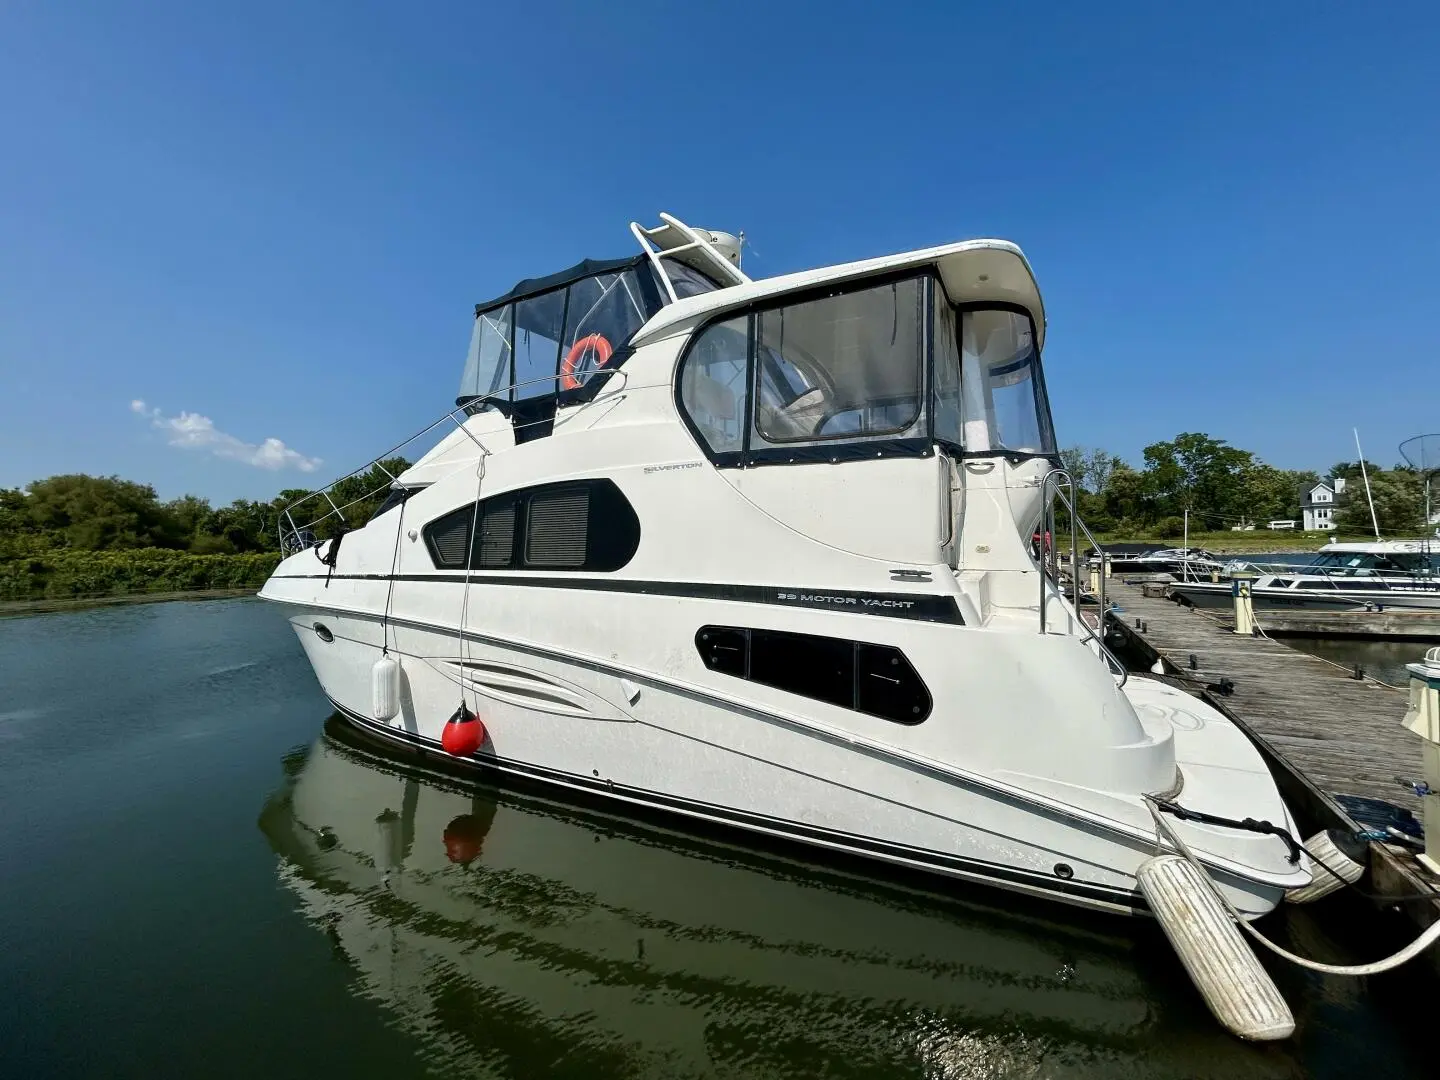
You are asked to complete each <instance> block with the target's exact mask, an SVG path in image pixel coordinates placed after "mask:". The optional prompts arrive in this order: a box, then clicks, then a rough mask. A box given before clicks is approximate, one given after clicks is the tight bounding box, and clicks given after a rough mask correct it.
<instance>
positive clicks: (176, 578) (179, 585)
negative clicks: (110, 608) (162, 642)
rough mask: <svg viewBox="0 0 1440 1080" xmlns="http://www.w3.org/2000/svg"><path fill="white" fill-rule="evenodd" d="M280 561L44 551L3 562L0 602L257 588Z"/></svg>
mask: <svg viewBox="0 0 1440 1080" xmlns="http://www.w3.org/2000/svg"><path fill="white" fill-rule="evenodd" d="M279 561H280V556H279V555H277V554H270V553H262V554H251V555H192V554H190V553H189V552H184V551H171V550H168V549H164V548H138V549H133V550H128V551H64V550H59V551H53V552H45V553H43V554H35V555H27V556H24V557H21V558H13V559H5V560H3V561H0V601H17V600H68V599H78V598H96V597H108V596H129V595H133V594H145V593H179V592H189V591H192V590H199V589H207V590H225V589H249V588H258V587H259V586H260V585H262V584H264V582H265V579H266V578H267V577H269V576H270V572H271V571H272V570H274V569H275V565H276V564H277V563H278V562H279Z"/></svg>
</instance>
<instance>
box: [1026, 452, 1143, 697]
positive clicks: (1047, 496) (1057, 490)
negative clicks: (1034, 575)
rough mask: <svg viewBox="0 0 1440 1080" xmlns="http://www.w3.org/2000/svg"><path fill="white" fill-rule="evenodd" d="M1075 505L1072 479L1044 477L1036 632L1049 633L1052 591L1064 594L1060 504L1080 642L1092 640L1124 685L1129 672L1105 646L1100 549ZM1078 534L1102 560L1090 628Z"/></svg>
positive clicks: (1061, 472)
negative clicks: (1059, 541) (1085, 613)
mask: <svg viewBox="0 0 1440 1080" xmlns="http://www.w3.org/2000/svg"><path fill="white" fill-rule="evenodd" d="M1067 488H1068V490H1069V494H1068V495H1067V494H1066V489H1067ZM1077 502H1078V500H1077V498H1076V485H1075V477H1074V476H1072V475H1071V474H1070V473H1069V472H1068V471H1067V470H1065V469H1053V470H1051V471H1050V472H1048V473H1046V474H1045V478H1044V479H1043V480H1042V481H1041V482H1040V552H1039V564H1040V633H1042V634H1044V633H1048V632H1049V623H1048V621H1047V618H1046V616H1047V607H1048V605H1049V603H1050V600H1051V594H1052V592H1053V593H1057V594H1059V596H1060V597H1061V599H1062V600H1063V598H1064V595H1065V593H1064V586H1063V583H1062V580H1061V576H1060V548H1059V545H1058V544H1057V543H1056V542H1055V534H1056V529H1055V525H1056V518H1055V506H1056V504H1057V503H1060V504H1063V505H1064V507H1065V510H1066V512H1067V513H1068V515H1069V528H1070V583H1071V590H1072V596H1073V605H1074V612H1075V618H1076V620H1077V621H1078V622H1079V624H1080V626H1081V628H1082V634H1081V643H1082V644H1088V643H1090V642H1091V641H1092V640H1093V641H1094V643H1095V649H1096V652H1097V653H1098V655H1099V656H1100V658H1101V659H1102V660H1104V661H1105V663H1107V664H1108V665H1109V666H1110V669H1111V670H1112V671H1113V672H1115V674H1116V675H1117V676H1119V680H1120V681H1119V684H1118V685H1120V686H1124V685H1125V682H1126V680H1127V679H1128V678H1129V677H1130V675H1129V672H1127V671H1126V670H1125V665H1124V664H1122V663H1121V662H1120V661H1119V660H1117V659H1116V658H1115V654H1114V653H1112V652H1111V651H1110V650H1109V649H1108V648H1106V647H1105V620H1106V618H1107V616H1108V615H1109V612H1110V605H1109V602H1108V600H1107V598H1106V595H1105V573H1104V562H1103V560H1104V557H1105V556H1104V549H1102V548H1101V547H1100V544H1099V542H1098V541H1096V539H1095V537H1094V535H1093V534H1092V533H1091V532H1090V530H1089V529H1088V528H1087V527H1086V525H1085V522H1083V521H1082V520H1080V514H1079V513H1078V512H1077V510H1076V503H1077ZM1082 533H1083V534H1084V536H1085V539H1086V540H1088V541H1089V542H1090V546H1091V547H1092V548H1093V549H1094V550H1095V551H1096V552H1098V553H1100V558H1101V560H1102V562H1101V572H1100V574H1099V580H1100V584H1099V587H1098V589H1097V590H1096V600H1097V601H1098V602H1099V606H1100V609H1099V614H1098V616H1097V617H1096V620H1095V626H1094V627H1093V628H1092V627H1090V626H1088V625H1087V624H1086V622H1085V619H1084V617H1083V615H1082V614H1081V612H1080V592H1081V589H1080V536H1081V534H1082Z"/></svg>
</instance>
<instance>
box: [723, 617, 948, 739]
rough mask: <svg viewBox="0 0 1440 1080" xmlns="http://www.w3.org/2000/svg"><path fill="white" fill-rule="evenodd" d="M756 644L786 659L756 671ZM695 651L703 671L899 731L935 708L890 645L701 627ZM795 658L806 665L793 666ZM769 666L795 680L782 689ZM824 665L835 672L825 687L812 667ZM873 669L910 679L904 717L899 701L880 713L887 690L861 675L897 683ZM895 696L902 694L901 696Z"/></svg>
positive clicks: (900, 654) (783, 682) (921, 682)
mask: <svg viewBox="0 0 1440 1080" xmlns="http://www.w3.org/2000/svg"><path fill="white" fill-rule="evenodd" d="M757 645H760V646H762V647H767V648H771V649H783V648H785V647H788V648H789V649H790V650H791V656H790V657H789V658H783V659H782V658H778V657H777V658H773V659H767V661H766V666H767V669H766V670H764V671H757V666H756V646H757ZM695 650H696V652H698V653H699V655H700V662H701V663H702V664H704V665H705V668H706V670H708V671H713V672H716V673H718V674H721V675H729V676H731V677H732V678H737V679H743V680H744V681H746V682H753V683H757V684H759V685H761V686H769V687H771V688H772V689H775V690H780V691H782V692H784V693H788V694H795V695H796V696H798V697H803V698H805V699H806V700H809V701H821V702H824V703H825V704H828V705H833V706H835V707H836V708H840V709H849V710H850V711H851V712H857V713H860V714H862V715H864V716H874V717H876V718H877V719H880V720H886V721H889V722H890V723H892V724H900V725H902V726H904V727H915V726H916V725H918V724H923V723H924V722H925V721H926V720H928V719H929V718H930V716H931V714H932V713H933V712H934V709H935V698H934V696H933V695H932V694H931V693H930V688H929V687H928V686H927V685H926V684H925V680H924V679H923V678H922V677H921V676H920V673H919V672H918V671H916V670H915V665H914V664H912V663H911V662H910V659H909V657H907V656H906V655H905V653H904V651H903V650H901V649H900V648H898V647H897V646H894V645H884V644H879V643H876V642H870V641H859V640H856V639H854V638H837V637H830V636H829V635H825V634H803V633H799V632H797V631H794V630H770V629H765V628H761V627H747V626H714V625H706V626H702V627H700V629H698V630H696V631H695ZM847 655H848V659H847ZM796 659H804V660H809V661H811V662H810V663H796V662H795V660H796ZM770 664H775V665H776V666H777V667H779V668H781V669H785V670H787V671H793V672H794V673H795V674H796V676H797V677H796V678H793V679H789V680H788V685H787V680H785V679H783V678H776V677H775V675H774V674H772V672H771V671H770V670H768V666H769V665H770ZM830 664H838V665H839V666H840V670H839V672H838V673H837V675H836V676H835V678H834V680H833V681H832V682H831V684H830V685H829V686H826V685H825V684H824V682H823V680H822V679H821V678H820V675H821V673H820V672H818V671H817V670H816V669H818V668H820V667H821V666H823V665H830ZM876 668H886V669H887V670H889V671H891V672H893V673H898V674H900V675H901V676H902V677H904V676H908V678H909V679H910V680H913V681H912V682H911V684H910V686H909V690H910V692H911V697H910V704H909V708H910V710H911V711H910V712H909V713H904V712H903V707H904V705H903V702H900V701H898V700H897V701H895V702H894V703H893V704H894V705H895V707H893V708H890V709H889V710H888V711H885V710H884V708H883V706H884V700H883V699H884V698H885V696H886V694H887V690H886V689H885V688H884V687H879V688H877V687H876V686H875V684H874V683H872V682H870V681H867V680H866V678H865V676H866V675H869V676H871V677H872V678H878V679H881V680H883V681H898V680H896V679H893V678H892V677H891V676H890V675H888V674H887V675H882V674H880V673H879V672H878V671H877V670H876ZM917 691H918V693H916V692H917ZM900 696H904V695H903V693H902V694H901V695H900ZM867 706H868V707H867Z"/></svg>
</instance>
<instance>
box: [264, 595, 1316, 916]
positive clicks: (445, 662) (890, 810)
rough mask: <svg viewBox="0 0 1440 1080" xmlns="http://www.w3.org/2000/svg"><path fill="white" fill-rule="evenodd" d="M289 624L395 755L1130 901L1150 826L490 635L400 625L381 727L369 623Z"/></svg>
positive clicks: (339, 696)
mask: <svg viewBox="0 0 1440 1080" xmlns="http://www.w3.org/2000/svg"><path fill="white" fill-rule="evenodd" d="M291 622H292V626H293V627H294V629H295V631H296V634H297V636H298V638H299V640H300V641H301V643H302V645H303V646H304V648H305V650H306V653H307V655H308V656H309V659H310V661H311V663H312V666H313V667H314V669H315V672H316V675H317V677H318V678H319V680H320V683H321V685H322V687H323V689H324V691H325V693H326V695H327V696H328V697H329V698H330V700H331V702H332V703H333V704H334V705H335V707H336V708H337V710H338V711H339V712H340V713H341V715H342V716H344V717H345V718H346V719H347V720H348V721H349V722H350V723H351V724H353V725H354V726H355V727H356V728H357V729H359V730H361V731H363V732H364V733H365V734H366V735H367V736H369V737H370V738H372V739H373V740H376V741H378V742H379V743H380V744H382V745H384V746H386V747H387V748H388V749H389V751H390V752H392V753H396V754H411V755H414V754H418V755H422V756H428V757H430V758H432V759H437V758H441V759H444V761H445V762H446V764H447V766H448V767H451V768H456V769H461V770H465V769H469V770H474V771H476V772H477V773H482V772H483V773H489V774H493V775H497V776H501V777H510V778H513V779H517V780H522V781H526V782H541V783H544V784H547V785H550V786H552V787H555V788H562V789H568V790H569V791H571V792H574V793H576V794H581V795H585V796H592V797H599V798H601V799H604V800H607V801H608V802H609V803H611V804H617V805H623V806H625V807H628V808H630V809H632V810H640V811H645V812H652V811H664V812H666V813H670V814H679V815H684V816H686V817H689V818H692V819H697V820H700V821H704V822H706V823H709V824H712V825H720V826H726V827H729V828H735V829H741V830H746V831H748V832H750V833H754V834H761V835H764V836H768V837H773V838H779V839H782V840H786V841H795V842H799V843H803V844H807V845H810V846H811V847H812V848H816V849H824V850H829V851H833V852H840V853H843V854H846V855H850V856H861V857H864V858H868V859H874V860H880V861H882V862H886V863H890V864H894V865H897V866H903V867H907V868H911V869H918V870H922V871H927V872H931V873H935V874H939V875H943V876H945V877H948V878H951V879H956V880H960V881H966V882H978V883H985V884H990V885H995V886H999V887H1001V888H1005V889H1010V890H1014V891H1018V892H1023V893H1028V894H1032V895H1037V896H1044V897H1048V898H1051V899H1055V900H1059V901H1062V902H1065V903H1068V904H1076V905H1080V906H1084V907H1088V908H1094V909H1098V910H1105V911H1111V912H1119V913H1134V912H1136V911H1142V910H1143V909H1144V903H1143V900H1142V899H1141V898H1140V896H1139V893H1138V890H1137V887H1136V882H1135V877H1134V873H1135V871H1136V870H1137V869H1138V867H1139V865H1140V863H1141V862H1143V861H1144V859H1145V858H1147V857H1148V856H1149V855H1151V854H1153V851H1154V844H1155V841H1154V836H1153V833H1152V832H1150V831H1149V830H1145V829H1135V828H1130V829H1128V830H1127V829H1126V828H1124V827H1117V826H1116V825H1115V823H1112V822H1105V821H1100V820H1097V819H1096V818H1095V816H1094V815H1088V816H1087V815H1086V814H1083V813H1079V812H1075V811H1073V810H1071V809H1069V808H1067V807H1065V806H1064V805H1062V804H1060V803H1059V802H1057V801H1056V800H1054V799H1045V798H1040V797H1036V798H1017V797H1016V796H1015V793H1014V791H1013V789H1010V788H1007V787H1005V786H1004V785H1003V784H996V785H987V784H985V783H972V782H970V781H968V780H967V779H965V778H964V777H961V776H957V775H956V774H955V772H954V771H950V770H946V769H944V768H943V767H937V765H934V764H927V763H925V762H919V761H915V760H906V759H903V758H900V757H896V756H887V755H885V754H882V753H875V752H869V751H867V750H866V749H865V748H864V747H863V746H859V745H857V744H856V742H855V741H854V740H852V739H849V738H847V737H845V735H844V734H843V733H834V735H833V736H832V737H828V738H827V737H825V736H824V734H823V733H822V732H819V731H817V730H816V729H808V730H804V731H801V730H797V729H796V728H795V727H794V726H791V725H787V724H786V723H785V721H784V719H783V718H782V717H779V716H776V715H774V714H770V713H766V712H762V711H760V710H755V709H746V708H743V707H737V706H735V705H733V704H732V705H728V706H727V705H725V704H722V703H718V702H713V701H707V700H703V699H700V698H698V697H697V695H695V694H693V693H688V692H686V691H684V690H682V689H680V688H678V687H675V686H668V685H666V684H665V683H664V682H662V681H658V680H655V681H651V680H646V681H645V682H644V683H643V684H642V683H640V682H629V681H628V680H623V679H619V680H617V679H615V678H614V677H613V676H612V675H610V674H609V673H603V672H597V671H595V670H594V667H593V665H587V664H584V663H580V662H576V663H573V664H566V663H562V662H559V661H557V660H555V659H554V658H553V657H548V656H547V657H542V656H537V655H535V653H534V652H533V651H527V650H525V649H524V648H523V647H520V646H518V645H510V646H507V645H505V644H501V643H497V642H495V641H494V640H493V639H491V640H486V641H484V642H480V641H471V642H467V643H464V644H463V645H461V644H460V643H459V642H457V638H456V635H455V634H454V632H453V631H448V630H447V629H445V628H431V629H426V628H424V627H419V626H411V627H407V628H406V630H405V632H404V637H403V641H404V649H403V651H402V650H401V649H398V648H395V647H394V646H393V645H392V647H391V650H390V654H391V655H392V656H394V657H396V658H398V659H399V661H400V664H401V671H402V679H401V684H402V688H401V710H400V714H399V715H398V716H396V717H394V718H393V719H392V720H389V721H378V720H375V719H373V718H372V717H371V715H370V710H371V686H370V678H371V667H372V665H373V664H374V662H375V660H376V659H378V658H379V656H380V649H379V648H377V647H376V646H375V645H374V644H373V641H374V640H375V638H376V637H377V634H376V630H377V624H378V622H379V620H378V619H375V618H373V617H371V616H367V615H357V614H354V613H345V612H336V611H333V610H325V609H320V608H312V609H306V610H303V611H301V612H300V613H299V614H297V615H296V616H295V617H294V618H292V620H291ZM317 622H320V623H322V625H324V627H325V630H326V633H327V634H328V635H330V637H331V640H329V641H326V640H324V639H323V638H322V637H321V636H320V635H319V634H318V633H317V632H316V629H315V624H316V623H317ZM457 653H459V654H460V657H457ZM460 666H463V667H464V669H465V671H466V672H467V674H465V675H464V676H463V678H462V677H460V676H457V675H456V669H457V667H460ZM617 689H618V690H619V694H618V695H617V694H616V690H617ZM462 696H463V698H464V701H465V703H466V705H467V707H469V708H471V709H473V710H474V711H475V712H476V713H477V714H478V715H479V716H480V718H481V720H482V722H483V723H484V724H485V725H486V737H485V739H484V742H483V743H482V745H481V747H480V749H479V750H478V751H477V752H476V753H475V754H474V755H466V756H462V757H455V756H451V755H448V754H446V753H445V751H444V750H443V748H442V746H441V741H440V740H441V734H442V729H443V725H444V722H445V719H446V718H447V717H449V716H450V715H451V714H452V713H454V712H455V710H456V709H457V707H458V706H459V705H460V703H461V699H462ZM1257 761H1258V759H1257ZM1254 783H1255V792H1256V794H1257V795H1259V794H1264V793H1267V792H1268V793H1269V794H1271V795H1272V796H1273V788H1271V787H1270V786H1269V784H1270V781H1269V778H1268V774H1265V773H1264V769H1263V765H1258V772H1257V776H1256V777H1255V778H1254ZM1251 805H1258V804H1256V803H1252V804H1251ZM1270 812H1271V813H1274V812H1275V811H1274V810H1273V809H1271V811H1270ZM1279 813H1280V814H1282V815H1283V814H1284V810H1283V806H1281V807H1279ZM1271 842H1272V843H1277V844H1278V841H1273V838H1272V839H1271ZM1215 879H1216V882H1217V884H1218V885H1219V886H1220V887H1221V888H1222V889H1223V890H1224V891H1225V892H1226V894H1227V896H1228V897H1229V898H1230V900H1231V901H1232V903H1234V904H1236V906H1237V907H1238V908H1239V909H1240V910H1241V911H1242V912H1243V913H1245V914H1246V915H1248V916H1251V917H1254V916H1258V915H1261V914H1264V913H1265V912H1267V911H1269V910H1271V909H1272V908H1273V907H1274V906H1275V905H1276V904H1277V903H1278V902H1279V901H1280V899H1281V897H1282V895H1283V892H1284V889H1285V888H1287V887H1293V886H1294V885H1296V884H1301V883H1303V882H1301V881H1300V880H1298V879H1296V880H1285V881H1282V880H1281V879H1280V877H1277V876H1273V875H1272V876H1270V877H1269V879H1268V880H1266V877H1265V875H1263V874H1261V875H1256V876H1255V877H1251V876H1248V875H1245V874H1242V873H1234V872H1231V871H1229V870H1226V869H1223V868H1218V869H1216V871H1215Z"/></svg>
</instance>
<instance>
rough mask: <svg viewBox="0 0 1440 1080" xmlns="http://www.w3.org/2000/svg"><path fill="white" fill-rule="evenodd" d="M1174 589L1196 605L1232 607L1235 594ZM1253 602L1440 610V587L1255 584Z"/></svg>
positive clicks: (1196, 587)
mask: <svg viewBox="0 0 1440 1080" xmlns="http://www.w3.org/2000/svg"><path fill="white" fill-rule="evenodd" d="M1171 592H1173V593H1174V594H1175V595H1177V596H1180V597H1182V598H1184V600H1185V601H1186V602H1187V603H1189V604H1190V605H1192V606H1193V607H1199V608H1230V607H1231V606H1233V604H1234V602H1235V601H1234V596H1233V595H1232V594H1231V591H1230V583H1229V582H1220V583H1214V582H1177V583H1176V584H1174V585H1172V586H1171ZM1250 602H1251V604H1252V605H1253V606H1254V608H1255V610H1256V611H1365V610H1367V606H1368V608H1369V609H1371V610H1390V609H1401V610H1405V611H1440V589H1427V590H1414V591H1404V590H1400V589H1365V590H1359V589H1356V590H1349V591H1347V590H1345V589H1343V588H1337V589H1334V590H1331V589H1292V588H1279V589H1274V588H1268V587H1265V586H1262V585H1252V586H1251V588H1250Z"/></svg>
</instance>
